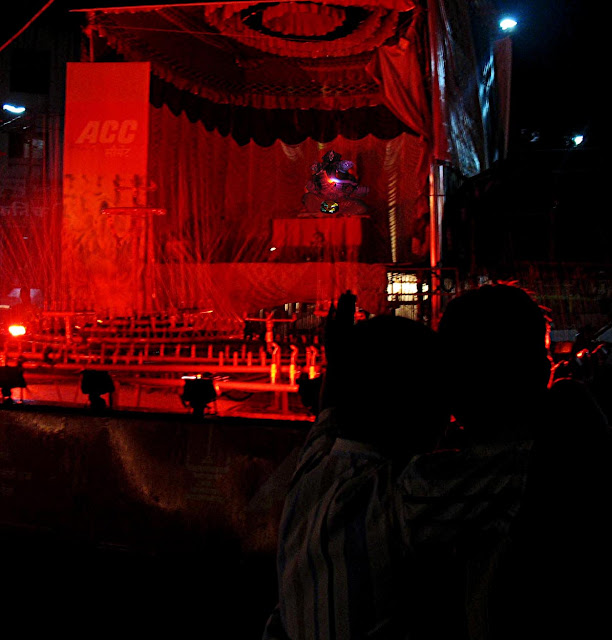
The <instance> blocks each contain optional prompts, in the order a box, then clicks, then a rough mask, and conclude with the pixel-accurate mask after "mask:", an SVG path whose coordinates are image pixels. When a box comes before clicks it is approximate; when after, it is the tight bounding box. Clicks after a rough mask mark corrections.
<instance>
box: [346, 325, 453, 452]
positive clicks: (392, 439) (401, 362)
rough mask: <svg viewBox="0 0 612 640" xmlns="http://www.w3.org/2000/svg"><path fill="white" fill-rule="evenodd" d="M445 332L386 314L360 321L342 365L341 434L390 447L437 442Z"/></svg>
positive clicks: (442, 416) (442, 415) (441, 412)
mask: <svg viewBox="0 0 612 640" xmlns="http://www.w3.org/2000/svg"><path fill="white" fill-rule="evenodd" d="M440 361H441V351H440V348H439V338H438V336H437V334H436V333H435V332H434V331H433V330H431V329H430V328H429V327H427V326H425V325H424V324H422V323H420V322H416V321H413V320H409V319H408V318H403V317H399V316H392V315H380V316H375V317H373V318H370V319H368V320H366V321H363V322H360V323H357V324H356V325H354V326H353V327H352V328H351V330H350V331H349V333H348V336H347V340H346V343H345V349H344V352H343V357H342V359H341V361H340V362H339V365H338V374H339V375H338V380H339V394H338V409H339V415H340V417H341V420H340V422H341V425H340V434H341V435H342V436H343V437H347V438H350V439H354V440H360V441H365V442H370V443H374V444H377V445H379V446H381V447H382V448H383V449H384V448H387V449H388V448H393V447H396V446H399V447H403V448H404V449H405V450H408V449H410V450H413V451H423V450H427V449H429V448H431V447H433V446H434V445H435V443H436V442H437V440H438V438H439V437H440V434H441V432H442V430H443V429H444V427H445V426H446V418H447V413H446V412H445V411H444V410H443V406H444V403H443V402H440V385H439V382H438V381H439V378H440V377H441V362H440Z"/></svg>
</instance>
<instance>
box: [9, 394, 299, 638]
mask: <svg viewBox="0 0 612 640" xmlns="http://www.w3.org/2000/svg"><path fill="white" fill-rule="evenodd" d="M309 426H310V424H309V423H306V424H301V423H296V422H290V423H279V422H271V421H253V420H244V419H228V418H224V419H215V418H204V419H200V420H199V421H196V420H195V419H194V418H192V417H191V416H176V415H159V414H142V413H140V414H139V413H134V414H128V413H121V414H120V413H116V414H109V415H106V416H102V415H90V414H88V413H87V412H84V411H82V410H80V411H71V410H69V409H62V410H59V409H51V408H49V409H48V410H46V409H44V408H41V407H36V408H33V407H23V406H19V407H18V408H17V407H14V408H8V409H5V408H3V409H1V410H0V534H1V535H2V538H1V539H0V543H1V544H2V553H1V555H0V563H1V566H0V583H1V587H2V594H1V596H2V603H3V606H4V610H6V611H10V612H11V615H14V616H16V617H17V618H18V619H19V620H21V622H22V623H24V622H26V621H27V623H28V624H29V625H32V624H33V623H34V621H35V620H40V624H41V628H42V627H44V629H45V630H47V631H49V630H51V629H55V628H56V625H59V627H60V629H59V630H61V631H62V632H63V633H64V634H65V635H66V634H67V635H71V633H70V632H71V631H73V632H74V633H75V636H76V635H78V633H83V635H85V634H88V632H90V631H92V629H93V627H92V624H94V621H95V624H96V625H97V626H99V625H102V626H104V625H108V627H109V631H110V630H111V629H110V627H112V630H114V631H115V632H116V631H118V630H119V629H118V628H117V625H120V627H121V630H123V631H124V632H125V633H128V632H132V631H134V632H138V633H139V635H140V634H142V633H147V632H149V631H150V632H151V633H153V632H155V634H156V636H159V635H160V633H161V630H162V628H164V627H167V629H168V635H169V637H173V638H181V637H192V636H193V633H194V625H197V633H198V635H201V636H202V637H204V638H208V637H210V638H213V637H227V638H234V637H244V638H251V637H253V638H258V637H260V633H261V628H262V625H263V621H264V620H265V618H266V615H267V613H268V611H269V609H270V608H271V607H272V606H273V604H274V601H275V598H276V594H275V587H276V585H275V576H274V550H275V546H276V533H277V523H278V516H279V514H280V509H281V507H282V499H283V496H284V492H285V487H286V482H287V480H288V478H289V476H290V473H291V470H292V468H293V465H294V462H295V455H296V453H297V450H298V448H299V446H300V444H301V442H302V440H303V437H304V435H305V434H306V431H307V429H308V428H309ZM34 612H36V615H30V613H32V614H34ZM43 612H44V613H43ZM24 616H25V617H24ZM84 625H85V626H84ZM130 625H133V626H132V627H130ZM219 625H220V626H219ZM218 626H219V630H220V632H217V631H215V629H217V627H218ZM130 628H131V631H130ZM188 630H190V631H189V632H188ZM64 637H65V636H64ZM79 637H82V636H79Z"/></svg>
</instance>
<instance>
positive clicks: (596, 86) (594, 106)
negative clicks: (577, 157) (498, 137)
mask: <svg viewBox="0 0 612 640" xmlns="http://www.w3.org/2000/svg"><path fill="white" fill-rule="evenodd" d="M496 5H497V6H498V7H499V8H500V11H501V12H505V13H507V14H511V15H513V16H514V17H515V19H516V20H517V21H518V26H517V28H516V29H515V31H514V32H513V34H512V36H511V38H512V43H513V44H512V50H513V76H512V106H511V109H512V122H513V126H514V127H516V128H518V129H527V130H529V131H539V132H540V134H541V136H542V138H543V144H545V145H546V146H547V147H554V146H562V144H563V140H564V137H565V136H570V135H573V134H574V133H584V135H585V143H584V144H585V145H588V146H593V145H596V144H599V141H600V138H601V135H602V131H601V126H602V120H603V104H604V100H603V94H604V93H605V87H604V83H603V79H604V78H605V77H606V76H605V75H604V74H603V64H602V63H601V62H600V60H601V53H598V48H599V49H601V47H602V41H601V37H602V34H603V22H604V20H603V19H602V18H601V17H599V18H598V16H597V13H596V12H594V5H593V4H592V3H586V2H584V1H581V0H534V1H531V2H529V1H527V0H522V1H521V0H496Z"/></svg>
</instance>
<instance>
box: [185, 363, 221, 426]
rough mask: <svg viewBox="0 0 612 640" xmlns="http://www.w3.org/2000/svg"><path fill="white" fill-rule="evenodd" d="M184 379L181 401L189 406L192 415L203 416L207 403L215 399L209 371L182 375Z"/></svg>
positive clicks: (215, 395) (215, 393)
mask: <svg viewBox="0 0 612 640" xmlns="http://www.w3.org/2000/svg"><path fill="white" fill-rule="evenodd" d="M182 380H184V381H185V386H184V387H183V393H182V394H181V401H182V402H183V405H185V406H186V407H191V411H192V413H193V415H194V416H201V417H203V416H204V413H205V412H206V409H207V408H208V405H209V404H210V403H211V402H214V401H215V400H216V399H217V391H216V390H215V385H214V383H213V378H212V375H211V374H209V373H205V374H198V375H195V376H182Z"/></svg>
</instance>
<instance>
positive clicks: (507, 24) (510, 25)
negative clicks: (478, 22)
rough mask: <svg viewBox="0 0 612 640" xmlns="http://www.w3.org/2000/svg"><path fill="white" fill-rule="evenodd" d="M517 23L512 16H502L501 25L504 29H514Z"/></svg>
mask: <svg viewBox="0 0 612 640" xmlns="http://www.w3.org/2000/svg"><path fill="white" fill-rule="evenodd" d="M516 25H517V22H516V20H515V19H514V18H510V17H506V18H502V19H501V20H500V21H499V27H500V29H501V30H502V31H512V30H513V29H514V27H516Z"/></svg>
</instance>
